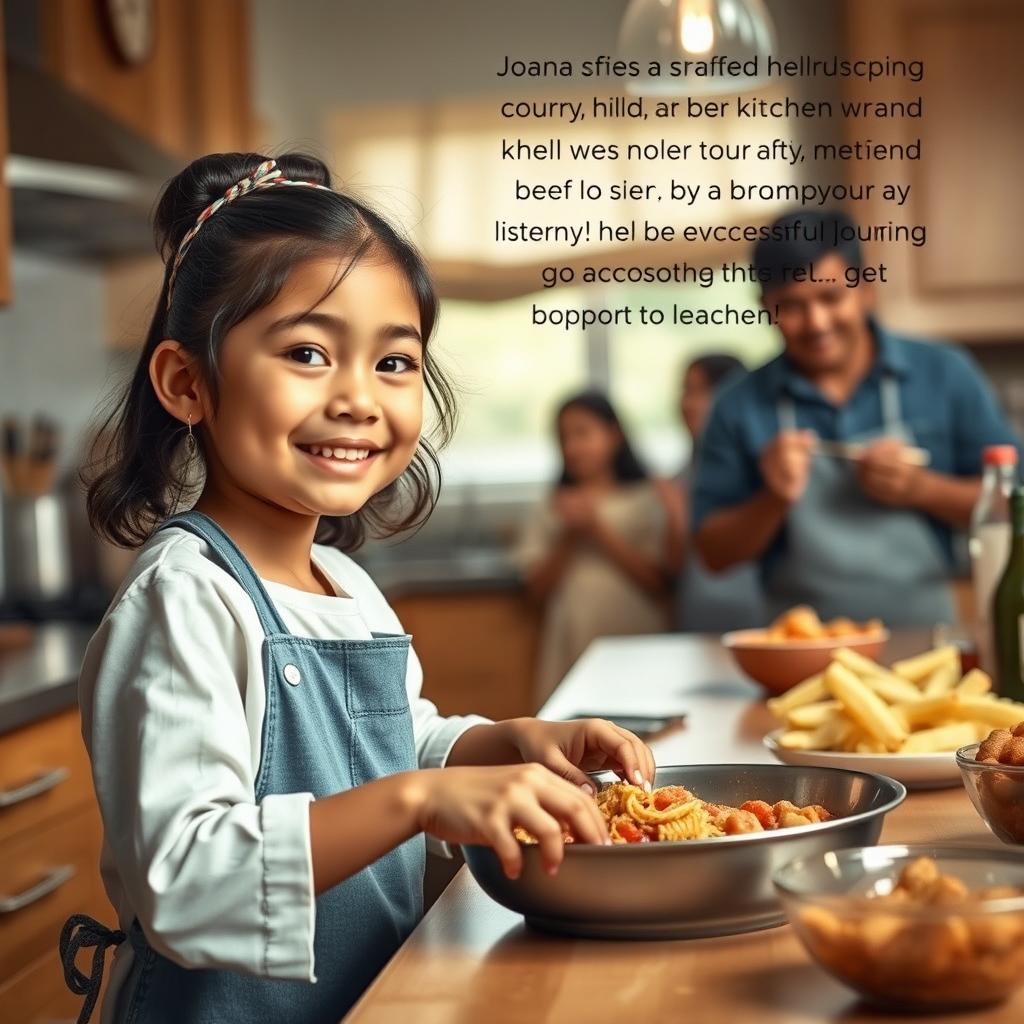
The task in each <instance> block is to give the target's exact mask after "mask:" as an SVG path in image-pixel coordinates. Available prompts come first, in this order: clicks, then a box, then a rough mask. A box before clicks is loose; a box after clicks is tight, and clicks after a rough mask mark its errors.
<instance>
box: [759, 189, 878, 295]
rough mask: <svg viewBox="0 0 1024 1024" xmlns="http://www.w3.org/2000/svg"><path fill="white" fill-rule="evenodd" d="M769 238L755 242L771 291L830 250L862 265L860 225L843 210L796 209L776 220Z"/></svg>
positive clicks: (761, 276)
mask: <svg viewBox="0 0 1024 1024" xmlns="http://www.w3.org/2000/svg"><path fill="white" fill-rule="evenodd" d="M768 230H769V233H770V236H771V237H769V238H762V239H761V240H760V241H759V242H758V243H757V245H755V246H754V266H755V267H756V268H757V271H758V275H759V279H760V282H761V291H762V292H767V291H771V290H772V289H773V288H777V287H779V285H782V284H785V283H786V281H787V280H792V277H789V278H786V277H785V272H786V270H787V269H788V270H789V272H790V273H792V270H793V268H795V267H810V266H811V265H812V264H814V263H817V262H818V260H820V259H821V258H822V257H823V256H827V255H828V254H829V253H832V252H835V253H838V254H839V255H840V256H841V257H842V259H843V262H844V263H845V264H846V265H847V266H848V267H858V268H859V267H860V265H861V253H860V242H859V241H858V239H857V226H856V225H855V224H854V222H853V221H852V220H851V219H850V218H849V217H847V216H846V214H845V213H843V211H842V210H811V209H803V210H793V211H792V212H791V213H786V214H783V216H781V217H779V218H778V219H777V220H775V221H773V222H772V224H771V226H770V227H769V229H768Z"/></svg>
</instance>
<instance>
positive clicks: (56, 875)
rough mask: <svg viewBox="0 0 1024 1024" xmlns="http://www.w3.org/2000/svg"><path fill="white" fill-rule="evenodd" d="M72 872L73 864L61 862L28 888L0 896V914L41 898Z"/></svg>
mask: <svg viewBox="0 0 1024 1024" xmlns="http://www.w3.org/2000/svg"><path fill="white" fill-rule="evenodd" d="M74 874H75V865H74V864H62V865H61V866H60V867H59V868H54V869H53V870H52V871H51V872H50V873H49V874H48V875H47V876H46V877H45V878H44V879H43V880H42V881H41V882H36V884H35V885H33V886H31V887H29V888H28V889H23V890H22V891H21V892H18V893H15V894H14V895H13V896H0V914H13V913H14V911H16V910H21V909H22V907H27V906H28V905H29V904H30V903H35V902H36V900H41V899H42V898H43V897H44V896H47V895H49V894H50V893H51V892H53V890H54V889H59V888H60V887H61V886H62V885H63V884H64V883H65V882H66V881H67V880H68V879H69V878H72V877H74Z"/></svg>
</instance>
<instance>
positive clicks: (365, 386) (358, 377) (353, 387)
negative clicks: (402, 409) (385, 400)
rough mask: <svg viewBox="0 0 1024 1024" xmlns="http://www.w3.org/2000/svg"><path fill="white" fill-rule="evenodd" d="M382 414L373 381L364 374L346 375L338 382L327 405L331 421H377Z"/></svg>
mask: <svg viewBox="0 0 1024 1024" xmlns="http://www.w3.org/2000/svg"><path fill="white" fill-rule="evenodd" d="M379 414H380V407H379V405H378V402H377V396H376V394H375V392H374V388H373V381H372V379H366V378H365V377H364V376H363V375H362V374H346V375H345V377H344V379H341V380H339V381H338V384H337V386H336V387H335V389H334V394H333V395H332V396H331V400H330V401H329V402H328V404H327V415H328V416H329V417H330V418H331V419H341V418H343V417H348V418H349V419H353V420H358V421H360V422H365V421H367V420H375V419H377V417H378V416H379Z"/></svg>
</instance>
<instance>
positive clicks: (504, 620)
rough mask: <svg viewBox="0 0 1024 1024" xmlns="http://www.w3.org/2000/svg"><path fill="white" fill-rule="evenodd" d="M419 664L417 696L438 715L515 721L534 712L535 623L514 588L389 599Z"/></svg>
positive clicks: (524, 602) (534, 613)
mask: <svg viewBox="0 0 1024 1024" xmlns="http://www.w3.org/2000/svg"><path fill="white" fill-rule="evenodd" d="M391 602H392V605H393V607H394V609H395V611H396V612H397V613H398V617H399V619H401V621H402V626H403V627H404V628H405V630H406V632H407V633H411V634H412V642H413V646H414V647H415V649H416V654H417V656H418V657H419V659H420V661H421V662H422V664H423V696H424V697H427V698H428V699H429V700H432V701H433V702H434V703H435V704H436V705H437V707H438V710H439V711H440V712H441V714H443V715H464V714H470V713H476V714H480V715H486V716H487V717H488V718H496V719H501V718H515V717H517V716H519V715H530V714H533V713H534V711H536V707H535V703H534V699H533V677H534V667H535V665H536V657H537V654H536V652H537V636H538V623H539V617H538V615H537V612H536V611H535V610H534V608H533V607H532V606H531V605H530V603H529V602H528V601H527V599H526V597H525V595H523V594H522V592H520V591H519V590H515V589H508V590H488V591H471V592H461V593H444V592H437V593H422V594H410V595H406V596H404V597H402V596H399V597H393V598H391Z"/></svg>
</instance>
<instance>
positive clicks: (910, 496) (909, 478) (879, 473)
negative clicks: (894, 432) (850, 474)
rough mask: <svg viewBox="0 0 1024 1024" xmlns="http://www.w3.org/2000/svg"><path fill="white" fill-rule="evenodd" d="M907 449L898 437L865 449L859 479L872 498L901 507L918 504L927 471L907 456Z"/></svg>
mask: <svg viewBox="0 0 1024 1024" xmlns="http://www.w3.org/2000/svg"><path fill="white" fill-rule="evenodd" d="M906 449H907V445H905V444H904V443H903V442H902V441H900V440H897V439H896V438H894V437H883V438H881V439H880V440H878V441H874V442H872V443H871V444H869V445H868V446H867V447H866V448H865V449H864V451H863V452H862V454H861V456H860V458H859V459H858V460H857V476H858V478H859V480H860V485H861V487H862V488H863V489H864V493H865V494H866V495H868V497H871V498H874V499H875V501H878V502H881V504H883V505H892V506H895V507H898V508H905V507H907V506H909V505H913V504H915V503H916V500H917V498H918V497H919V490H920V486H921V482H922V478H923V474H924V473H925V472H926V471H925V470H924V469H923V468H922V467H921V466H916V465H914V464H913V463H912V462H910V461H909V460H908V459H907V458H906V457H905V453H906Z"/></svg>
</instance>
